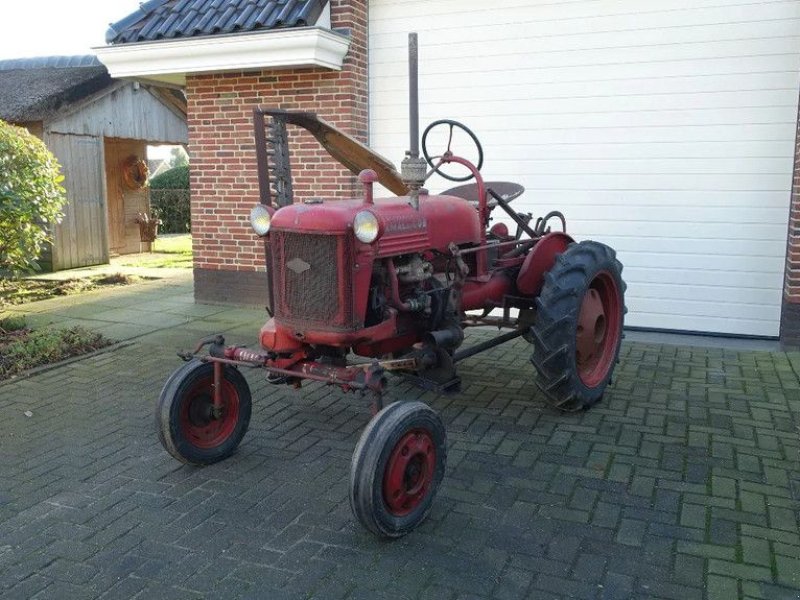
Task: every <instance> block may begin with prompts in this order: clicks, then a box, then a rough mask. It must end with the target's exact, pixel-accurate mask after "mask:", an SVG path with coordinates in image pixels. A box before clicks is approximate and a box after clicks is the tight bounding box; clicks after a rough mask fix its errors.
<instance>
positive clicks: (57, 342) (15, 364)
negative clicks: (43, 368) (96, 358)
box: [0, 327, 111, 381]
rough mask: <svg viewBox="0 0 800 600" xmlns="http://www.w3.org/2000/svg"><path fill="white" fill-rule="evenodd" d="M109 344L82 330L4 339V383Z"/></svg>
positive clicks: (0, 371) (0, 367)
mask: <svg viewBox="0 0 800 600" xmlns="http://www.w3.org/2000/svg"><path fill="white" fill-rule="evenodd" d="M109 344H111V341H110V340H108V339H106V338H104V337H103V336H102V335H101V334H99V333H95V332H93V331H89V330H87V329H84V328H82V327H72V328H70V329H55V328H50V327H46V328H44V329H37V330H35V331H31V332H28V334H27V335H24V336H19V337H13V338H11V339H10V340H8V341H3V340H2V339H0V349H1V350H2V352H0V381H2V380H3V379H8V378H9V377H11V376H12V375H16V374H17V373H20V372H22V371H25V370H27V369H32V368H33V367H38V366H40V365H47V364H50V363H54V362H58V361H60V360H64V359H66V358H70V357H72V356H79V355H81V354H86V353H87V352H92V351H93V350H98V349H100V348H104V347H105V346H108V345H109Z"/></svg>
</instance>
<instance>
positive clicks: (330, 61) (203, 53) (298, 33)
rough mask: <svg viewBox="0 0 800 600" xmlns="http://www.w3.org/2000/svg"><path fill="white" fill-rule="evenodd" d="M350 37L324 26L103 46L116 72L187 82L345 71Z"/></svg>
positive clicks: (111, 70)
mask: <svg viewBox="0 0 800 600" xmlns="http://www.w3.org/2000/svg"><path fill="white" fill-rule="evenodd" d="M349 48H350V39H349V38H348V37H346V36H344V35H342V34H339V33H335V32H333V31H330V30H329V29H324V28H322V27H299V28H294V29H285V30H279V31H275V30H271V31H259V32H254V33H239V34H232V35H215V36H206V37H197V38H183V39H178V40H159V41H157V42H140V43H132V44H120V45H118V46H101V47H99V48H94V51H95V52H96V53H97V57H98V58H99V59H100V61H101V62H102V63H103V64H104V65H105V66H106V67H107V68H108V71H109V73H110V74H111V76H112V77H118V78H122V77H135V78H139V79H149V80H153V81H164V82H168V83H172V84H180V85H182V84H184V83H185V82H186V75H187V74H188V73H211V72H215V71H238V70H252V69H284V68H296V67H322V68H325V69H331V70H335V71H338V70H341V68H342V63H343V62H344V57H345V56H346V55H347V51H348V49H349Z"/></svg>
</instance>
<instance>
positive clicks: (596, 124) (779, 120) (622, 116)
mask: <svg viewBox="0 0 800 600" xmlns="http://www.w3.org/2000/svg"><path fill="white" fill-rule="evenodd" d="M798 69H799V70H800V64H798ZM475 95H476V94H473V96H475ZM490 100H491V95H487V97H486V98H483V99H480V100H475V99H474V98H470V100H466V99H465V100H462V101H461V106H462V109H461V110H462V113H461V118H462V119H464V120H465V121H466V120H468V119H480V118H482V116H483V115H482V114H481V111H480V107H481V106H485V104H486V103H487V102H489V101H490ZM450 102H451V103H452V97H451V99H450ZM426 103H427V104H428V110H436V107H437V103H436V102H434V101H433V100H431V99H429V98H426ZM442 104H443V105H444V106H446V105H447V104H448V103H447V102H446V101H445V100H444V99H443V100H442ZM493 105H494V106H497V110H500V111H512V110H516V111H517V112H516V113H514V114H508V113H505V114H506V116H505V117H502V118H500V117H498V118H497V123H496V127H497V130H506V131H511V130H514V129H515V128H516V126H518V125H519V124H520V121H524V123H525V127H526V128H527V129H537V130H541V129H570V128H574V127H576V126H577V127H588V128H609V127H617V126H618V125H619V123H620V122H624V123H626V125H627V127H683V126H686V127H694V126H712V125H728V124H729V123H738V124H761V123H775V124H781V125H785V126H787V127H791V126H792V124H793V123H792V121H791V120H790V121H788V122H787V121H786V115H787V114H788V113H789V111H788V110H787V107H786V106H764V107H747V108H719V109H716V110H711V109H702V110H700V109H695V110H648V111H630V110H624V109H625V106H624V103H621V104H620V106H619V107H618V110H616V111H609V112H587V113H574V112H573V113H556V112H549V113H543V114H538V113H534V112H530V111H529V109H528V108H527V107H526V106H525V107H522V106H520V105H519V102H518V101H513V102H512V101H510V100H496V101H495V102H494V103H493ZM442 114H445V112H444V110H443V111H442Z"/></svg>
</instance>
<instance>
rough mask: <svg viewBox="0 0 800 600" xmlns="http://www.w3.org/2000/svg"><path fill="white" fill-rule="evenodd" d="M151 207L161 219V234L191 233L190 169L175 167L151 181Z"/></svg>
mask: <svg viewBox="0 0 800 600" xmlns="http://www.w3.org/2000/svg"><path fill="white" fill-rule="evenodd" d="M150 206H151V207H152V208H153V210H154V212H156V213H157V214H158V217H159V218H160V219H161V227H160V228H159V231H160V232H161V233H189V232H190V231H191V230H192V229H191V217H190V209H189V167H188V166H183V167H175V168H173V169H169V170H168V171H164V172H163V173H161V174H160V175H156V176H155V177H153V178H152V179H151V180H150Z"/></svg>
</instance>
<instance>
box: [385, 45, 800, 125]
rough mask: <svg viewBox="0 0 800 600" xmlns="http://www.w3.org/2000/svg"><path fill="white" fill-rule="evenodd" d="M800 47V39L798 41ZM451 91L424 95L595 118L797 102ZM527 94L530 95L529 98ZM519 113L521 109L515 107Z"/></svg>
mask: <svg viewBox="0 0 800 600" xmlns="http://www.w3.org/2000/svg"><path fill="white" fill-rule="evenodd" d="M797 44H798V45H800V39H798V40H797ZM454 79H458V80H461V81H459V82H458V83H455V82H454V85H453V86H451V87H449V88H448V87H444V86H441V82H439V83H438V84H437V86H436V87H429V88H426V89H425V91H424V96H425V103H426V105H437V104H440V103H442V102H452V101H453V97H454V96H455V97H460V96H463V95H467V94H470V97H471V98H476V97H477V98H483V100H484V101H489V100H492V101H502V102H519V101H521V100H524V102H525V105H524V108H525V111H527V112H528V113H529V114H576V113H577V114H581V115H583V114H593V113H601V114H602V113H608V112H613V113H619V112H624V113H637V112H639V111H679V110H702V109H706V110H719V109H721V108H722V109H740V108H742V107H748V108H749V107H762V108H771V107H775V106H780V107H786V106H793V105H794V104H795V103H796V102H797V90H795V89H792V88H786V89H785V90H764V89H762V90H744V91H741V90H737V91H719V92H703V93H682V94H660V95H654V94H640V95H628V96H618V95H616V96H598V95H595V96H585V97H567V98H559V101H558V102H557V103H554V102H553V99H552V98H531V97H530V91H529V90H527V87H528V86H527V85H522V86H519V91H517V88H516V86H514V87H509V86H508V85H507V84H506V85H504V87H503V98H502V99H500V100H499V99H498V98H497V91H496V90H495V91H494V93H492V91H491V90H486V89H484V88H483V87H479V88H477V89H476V88H475V87H474V86H472V87H471V88H470V87H465V86H464V82H463V80H462V78H461V77H460V76H459V77H454ZM526 92H527V94H526ZM404 97H405V94H404V93H403V90H402V89H398V90H392V91H388V90H387V91H384V92H380V93H379V92H376V93H375V101H376V102H381V103H383V104H384V105H385V106H403V105H405V104H406V103H407V99H406V100H405V102H404V101H403V99H404ZM514 108H515V113H514V114H517V112H516V110H518V109H519V108H520V107H519V106H516V107H514Z"/></svg>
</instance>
